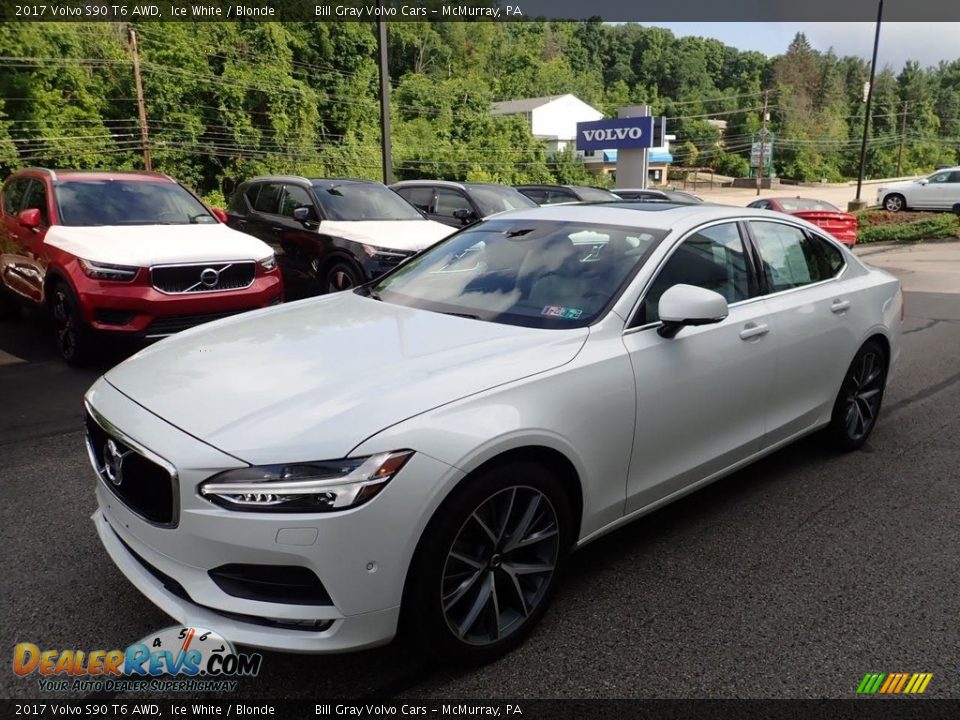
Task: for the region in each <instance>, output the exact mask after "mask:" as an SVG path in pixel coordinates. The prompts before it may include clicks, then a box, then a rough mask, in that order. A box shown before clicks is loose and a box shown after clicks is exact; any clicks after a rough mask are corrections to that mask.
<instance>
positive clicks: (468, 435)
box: [86, 204, 903, 660]
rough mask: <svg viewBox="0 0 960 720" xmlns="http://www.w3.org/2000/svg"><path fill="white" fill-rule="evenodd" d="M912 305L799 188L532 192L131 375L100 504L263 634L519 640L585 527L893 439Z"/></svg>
mask: <svg viewBox="0 0 960 720" xmlns="http://www.w3.org/2000/svg"><path fill="white" fill-rule="evenodd" d="M582 237H589V242H580V243H578V242H576V240H575V238H582ZM902 314H903V301H902V295H901V291H900V283H899V281H898V280H897V279H896V278H894V277H892V276H891V275H888V274H887V273H885V272H883V271H881V270H877V269H874V268H871V267H868V266H866V265H864V264H863V263H862V262H861V261H860V260H858V259H857V258H856V257H855V256H854V255H853V254H852V253H851V252H850V251H849V250H847V249H846V248H844V247H843V246H842V245H841V244H840V243H838V242H837V241H836V240H834V239H832V238H831V237H829V236H828V235H826V234H824V233H823V232H822V231H821V230H819V229H818V228H817V227H816V226H814V225H812V224H810V223H807V222H805V221H802V220H798V219H795V218H792V217H789V216H785V215H782V214H780V213H773V212H768V211H763V210H749V209H744V208H728V207H720V206H706V205H689V206H674V205H669V204H662V205H656V204H647V205H641V204H638V205H634V206H631V205H628V204H624V205H620V206H617V205H584V206H577V205H569V206H560V205H555V206H553V207H541V208H533V209H529V210H518V211H513V212H509V213H503V214H500V215H498V216H496V217H495V218H492V219H490V220H487V221H483V222H480V223H477V224H475V225H472V226H471V227H469V228H467V229H465V230H463V231H462V232H459V233H457V234H455V235H453V236H452V237H450V238H448V239H447V240H444V241H442V242H441V243H438V244H437V245H436V246H434V247H432V248H430V249H428V250H426V251H424V252H423V253H421V254H420V255H419V256H417V257H415V258H413V259H411V260H410V261H408V262H407V263H405V264H404V265H403V266H401V267H399V268H397V269H396V270H394V271H392V272H390V273H388V274H387V275H385V276H384V277H382V278H381V279H379V280H376V281H372V282H370V283H367V284H366V285H363V286H361V287H359V288H356V289H355V290H354V291H351V292H342V293H337V294H334V295H329V296H325V297H320V298H315V299H311V300H305V301H303V302H300V303H295V304H292V305H287V306H281V307H277V308H271V309H267V310H262V311H257V312H254V313H251V314H247V315H245V316H241V317H238V318H234V319H228V320H224V321H220V322H216V323H212V324H210V325H206V326H204V327H203V329H202V330H199V331H198V330H194V331H187V332H185V333H183V334H181V335H179V336H177V337H175V338H171V339H169V340H166V341H163V342H161V343H159V344H157V345H156V346H154V347H152V348H149V349H147V350H145V351H143V352H140V353H139V354H137V355H135V356H134V357H133V358H131V359H129V360H127V361H126V362H124V363H122V364H120V365H118V366H117V367H115V368H113V369H112V370H110V371H109V372H108V373H106V375H104V376H103V377H102V378H101V379H100V380H98V381H97V382H96V384H95V385H94V386H93V387H92V388H91V389H90V391H89V392H88V393H87V396H86V407H87V432H88V434H87V442H88V449H89V453H90V458H91V461H92V463H93V466H94V468H95V470H96V473H97V476H98V482H97V485H96V495H97V500H98V503H99V508H98V510H97V511H96V513H95V514H94V516H93V519H94V522H95V524H96V528H97V532H98V533H99V536H100V539H101V541H102V543H103V545H104V546H105V548H106V550H107V552H108V553H109V554H110V556H111V557H112V558H113V561H114V562H115V563H116V564H117V566H118V567H119V568H120V569H121V571H122V572H123V573H124V574H125V575H126V576H127V578H128V579H129V580H130V581H131V582H132V583H133V584H134V585H136V587H137V588H139V589H140V590H141V591H142V592H143V593H144V594H146V595H147V596H148V597H149V598H150V599H151V600H152V601H153V602H154V603H156V604H157V605H158V606H159V607H160V608H162V609H163V610H165V611H166V612H167V613H169V614H170V615H172V616H174V617H175V618H177V619H178V620H179V621H180V622H181V623H184V624H187V625H197V626H202V627H206V628H211V629H214V630H216V631H217V632H219V633H221V634H222V635H223V636H224V637H226V638H228V639H230V640H232V641H234V642H237V643H241V644H243V645H251V646H257V647H264V648H277V649H283V650H290V651H297V652H335V651H344V650H356V649H359V648H363V647H369V646H373V645H378V644H382V643H386V642H388V641H389V640H390V639H391V638H393V637H394V634H395V633H396V632H397V629H398V624H399V623H400V622H401V621H402V622H403V623H404V624H405V625H406V626H408V627H409V628H410V629H411V632H412V634H413V636H414V637H417V638H419V639H421V640H422V641H423V642H424V643H425V644H426V646H427V647H429V648H430V651H431V652H434V653H440V654H443V655H446V656H453V657H456V658H461V659H469V660H485V659H489V658H491V657H494V656H496V655H498V654H500V653H503V652H505V651H507V650H508V649H510V648H511V647H513V646H514V645H515V644H517V643H518V642H520V641H521V640H522V638H523V637H524V636H525V635H526V634H527V633H528V632H529V631H530V629H531V627H532V626H533V625H534V624H535V623H536V621H537V620H538V618H539V617H540V616H541V615H542V614H543V612H544V610H545V609H546V606H547V604H548V602H549V600H550V597H551V595H552V594H553V592H554V590H555V588H556V585H557V580H558V577H559V575H560V571H561V569H562V567H563V564H564V561H565V558H566V557H567V554H568V553H569V552H570V551H571V550H573V549H575V548H578V547H580V546H582V545H584V544H586V543H588V542H590V541H592V540H594V539H596V538H598V537H600V536H601V535H603V534H604V533H607V532H610V531H611V530H614V529H616V528H618V527H620V526H621V525H623V524H625V523H627V522H629V521H632V520H635V519H637V518H639V517H641V516H642V515H644V514H645V513H648V512H650V511H652V510H654V509H656V508H658V507H660V506H662V505H664V504H665V503H668V502H670V501H672V500H675V499H677V498H679V497H680V496H682V495H684V494H686V493H688V492H690V491H692V490H694V489H696V488H698V487H701V486H703V485H705V484H706V483H709V482H711V481H713V480H716V479H717V478H720V477H722V476H724V475H726V474H728V473H731V472H733V471H734V470H737V469H738V468H741V467H743V466H744V465H746V464H748V463H750V462H753V461H755V460H756V459H758V458H760V457H762V456H763V455H766V454H767V453H770V452H773V451H774V450H776V449H778V448H780V447H783V446H784V445H786V444H787V443H790V442H792V441H794V440H796V439H797V438H799V437H802V436H804V435H806V434H808V433H810V432H813V431H815V430H819V429H825V430H826V433H825V435H826V437H827V438H828V439H830V440H831V441H833V442H834V443H836V444H838V445H839V446H840V447H842V448H846V449H854V448H858V447H860V446H861V445H863V444H864V442H866V440H867V438H868V437H869V435H870V432H871V431H872V430H873V428H874V425H875V423H876V420H877V415H878V412H879V410H880V405H881V401H882V398H883V393H884V389H885V388H886V386H887V382H888V381H889V379H890V377H891V376H892V374H893V370H894V368H895V366H896V362H897V357H898V353H899V342H898V338H899V334H900V325H901V322H902Z"/></svg>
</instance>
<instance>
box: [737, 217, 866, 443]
mask: <svg viewBox="0 0 960 720" xmlns="http://www.w3.org/2000/svg"><path fill="white" fill-rule="evenodd" d="M749 228H750V234H751V237H752V242H753V244H754V246H755V248H756V252H757V257H758V259H759V262H760V267H761V272H762V277H761V282H762V283H763V290H764V300H765V302H766V305H767V308H768V309H769V312H770V318H771V322H772V323H773V324H774V325H775V326H776V328H777V340H778V342H777V358H776V374H775V376H774V379H773V387H772V392H771V394H770V396H769V400H768V411H767V436H766V439H765V444H766V445H768V446H769V445H774V444H777V443H779V442H781V441H784V440H786V439H788V438H790V437H793V436H795V435H797V434H798V433H801V432H804V431H805V430H808V429H809V428H810V427H812V426H813V425H815V424H816V423H817V422H818V421H820V420H822V419H823V418H824V416H827V417H829V413H830V411H831V409H832V407H833V401H834V399H835V397H836V393H837V390H838V388H839V387H840V381H841V380H842V377H843V374H844V372H846V369H847V366H848V365H849V363H850V361H851V359H852V358H853V356H854V354H855V352H856V349H857V342H858V339H859V335H858V333H857V330H856V329H855V328H853V327H852V326H851V323H850V316H851V311H852V310H854V309H855V304H856V303H857V302H858V301H860V300H859V298H858V295H857V294H856V293H855V292H853V291H852V290H851V289H850V288H849V287H847V286H846V285H845V284H844V282H843V281H842V278H843V274H844V270H845V268H846V262H845V260H844V258H843V253H842V252H841V251H840V250H839V249H838V248H836V247H835V246H834V245H833V243H832V242H830V241H829V240H827V239H826V238H821V237H820V236H818V235H816V234H814V233H811V232H808V231H807V230H806V229H805V228H801V227H799V226H797V225H792V224H789V223H786V222H778V221H773V220H751V221H750V222H749Z"/></svg>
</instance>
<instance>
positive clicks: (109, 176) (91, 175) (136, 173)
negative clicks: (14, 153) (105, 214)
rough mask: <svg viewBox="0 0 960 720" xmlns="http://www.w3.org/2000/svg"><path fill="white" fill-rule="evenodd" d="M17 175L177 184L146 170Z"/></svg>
mask: <svg viewBox="0 0 960 720" xmlns="http://www.w3.org/2000/svg"><path fill="white" fill-rule="evenodd" d="M17 173H31V174H32V173H41V174H45V175H49V176H50V178H51V179H52V180H54V181H56V182H60V181H62V180H72V181H74V182H78V181H79V182H83V181H88V182H102V181H103V180H116V179H119V178H122V179H124V180H137V181H141V182H171V183H172V182H176V180H174V179H173V178H172V177H170V176H169V175H164V174H163V173H158V172H148V171H146V170H116V171H113V170H53V169H51V168H24V169H23V170H19V171H17Z"/></svg>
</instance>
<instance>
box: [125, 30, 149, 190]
mask: <svg viewBox="0 0 960 720" xmlns="http://www.w3.org/2000/svg"><path fill="white" fill-rule="evenodd" d="M130 50H131V51H132V52H133V79H134V82H135V83H136V85H137V112H138V113H139V114H140V141H141V143H142V145H143V167H144V169H145V170H147V171H148V172H149V171H151V170H153V163H152V162H151V161H150V132H149V131H148V129H147V108H146V106H145V105H144V103H143V81H142V80H141V79H140V51H139V50H138V49H137V34H136V33H135V32H134V31H133V28H130Z"/></svg>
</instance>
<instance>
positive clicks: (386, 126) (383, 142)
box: [377, 3, 393, 185]
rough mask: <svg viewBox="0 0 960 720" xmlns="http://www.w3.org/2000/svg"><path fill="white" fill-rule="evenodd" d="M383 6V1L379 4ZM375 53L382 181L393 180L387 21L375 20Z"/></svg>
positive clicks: (388, 182) (387, 183) (387, 182)
mask: <svg viewBox="0 0 960 720" xmlns="http://www.w3.org/2000/svg"><path fill="white" fill-rule="evenodd" d="M380 7H381V8H382V7H383V3H381V4H380ZM377 54H378V55H379V57H380V146H381V152H382V153H383V182H384V184H386V185H389V184H390V183H392V182H393V152H392V150H391V145H390V68H389V66H388V64H387V23H386V21H385V20H382V19H381V20H377Z"/></svg>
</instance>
